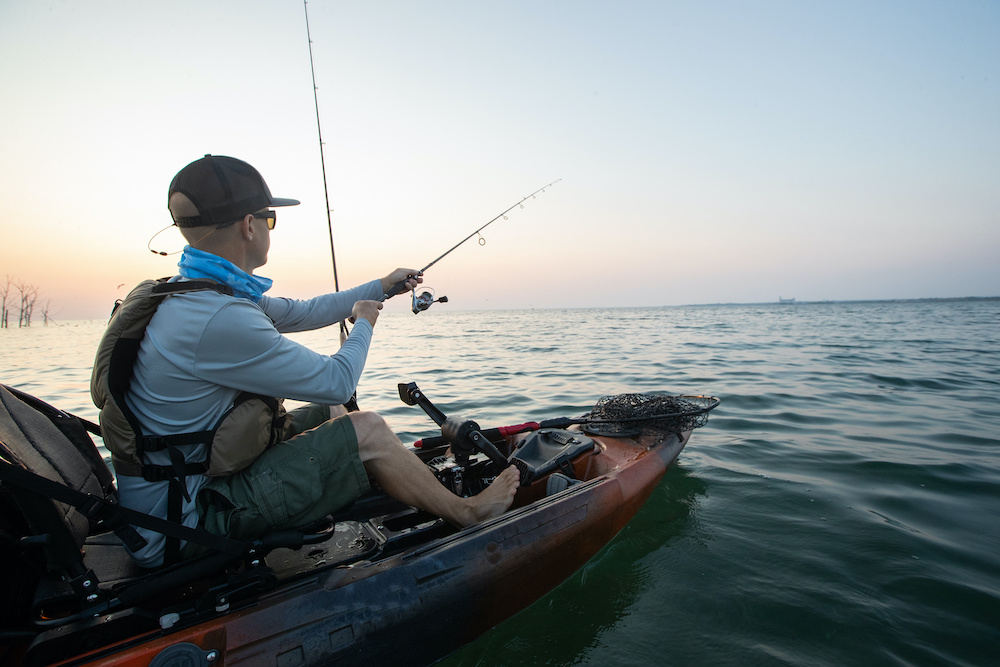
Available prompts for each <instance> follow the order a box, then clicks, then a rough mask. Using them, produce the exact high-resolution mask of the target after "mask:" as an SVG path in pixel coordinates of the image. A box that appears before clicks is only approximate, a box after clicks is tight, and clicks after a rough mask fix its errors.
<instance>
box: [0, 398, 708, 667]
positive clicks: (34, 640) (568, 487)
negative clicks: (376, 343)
mask: <svg viewBox="0 0 1000 667" xmlns="http://www.w3.org/2000/svg"><path fill="white" fill-rule="evenodd" d="M13 391H14V390H10V388H3V389H0V398H2V401H0V403H2V407H3V409H2V410H0V439H2V440H0V444H2V445H3V447H2V449H0V454H2V455H0V459H2V460H0V473H2V475H0V492H2V493H0V518H2V524H0V529H2V533H0V534H2V536H3V539H4V544H5V547H4V549H5V554H6V555H5V556H4V559H3V560H4V562H3V563H0V565H2V566H4V567H5V568H11V567H19V566H20V567H21V568H22V569H25V565H24V562H25V561H26V560H28V559H33V560H34V563H33V567H31V568H27V570H30V572H29V571H27V570H26V573H25V575H24V576H23V577H22V578H23V579H24V582H25V585H22V586H19V587H14V588H15V589H16V590H15V591H14V592H8V594H7V595H9V597H10V599H8V600H7V601H6V604H5V610H4V611H3V612H2V613H0V621H2V624H3V626H2V630H0V661H2V662H4V663H5V664H21V665H31V666H33V665H97V664H100V665H119V666H136V667H138V666H140V665H141V666H143V667H145V666H146V665H151V666H153V667H162V666H165V665H181V664H184V665H226V667H231V666H232V665H276V666H277V665H281V666H284V665H333V664H335V665H338V667H340V666H344V665H371V664H377V665H427V664H430V663H433V662H434V661H436V660H439V659H441V658H443V657H445V656H446V655H448V654H449V653H451V652H453V651H454V650H456V649H457V648H459V647H460V646H462V645H464V644H466V643H468V642H470V641H472V640H473V639H475V638H476V637H478V636H479V635H481V634H482V633H484V632H486V631H488V630H489V629H490V628H492V627H494V626H495V625H497V624H498V623H500V622H501V621H503V620H504V619H507V618H509V617H511V616H512V615H514V614H516V613H517V612H518V611H520V610H522V609H524V608H525V607H527V606H529V605H530V604H531V603H532V602H534V601H535V600H537V599H538V598H540V597H541V596H542V595H544V594H546V593H547V592H549V591H551V590H552V589H553V588H555V587H556V586H557V585H558V584H559V583H561V582H562V581H564V580H565V579H567V578H568V577H569V576H570V575H572V574H573V573H574V572H575V571H576V570H578V569H579V568H580V567H581V566H582V565H583V564H584V563H586V562H587V561H588V560H590V559H591V558H592V557H593V556H594V555H596V554H597V553H598V552H599V551H600V550H601V549H602V548H603V547H604V546H605V545H607V544H608V543H609V542H610V541H611V540H612V538H614V536H615V535H616V534H617V533H618V532H619V531H620V530H621V529H622V528H623V527H624V526H625V524H626V523H628V521H629V520H630V519H631V518H632V517H633V516H634V515H635V514H636V512H637V511H638V510H639V508H641V507H642V505H643V503H644V502H645V501H646V500H647V498H648V497H649V496H650V494H651V493H652V491H653V489H654V488H655V487H656V486H657V484H658V483H659V481H660V479H661V478H662V477H663V475H664V473H665V472H666V470H667V468H668V466H670V465H671V464H672V463H673V462H674V461H675V460H676V458H677V456H678V455H679V454H680V452H681V450H682V449H683V448H684V447H685V445H686V444H687V443H688V440H689V439H690V437H691V433H692V430H693V429H694V428H697V427H699V426H701V425H703V424H704V423H705V421H706V420H707V417H708V413H709V411H710V410H712V409H713V408H715V407H716V406H717V405H718V403H719V401H718V399H715V398H711V397H702V396H686V397H660V396H646V395H637V394H626V395H622V396H624V397H625V398H624V399H622V397H606V399H601V401H599V402H598V403H597V404H596V405H595V407H594V409H593V410H591V412H590V413H588V414H587V415H584V416H583V417H580V418H557V419H552V420H548V421H543V422H528V423H526V424H519V425H517V426H512V427H501V428H493V429H481V428H480V427H479V425H478V424H476V423H475V422H473V421H470V420H464V419H461V418H450V417H447V416H445V415H444V413H442V412H441V411H440V410H438V409H437V407H436V406H434V405H433V403H431V402H430V400H429V399H427V397H426V396H425V395H424V394H423V392H422V391H421V390H420V389H419V387H417V386H416V385H415V384H412V383H411V384H401V385H399V392H400V397H401V399H402V400H403V401H404V402H406V403H408V404H410V405H414V406H419V407H420V408H422V409H423V410H424V411H425V412H426V413H427V414H428V416H430V417H431V419H432V420H434V421H435V422H436V423H437V424H438V425H439V426H440V427H441V435H440V436H435V437H429V438H425V439H424V440H422V441H418V442H417V443H414V445H413V447H412V449H413V451H414V452H415V453H416V454H417V455H418V456H419V457H420V458H421V459H422V460H423V461H424V462H425V463H426V465H428V466H429V467H430V469H431V470H432V471H433V472H434V474H435V475H436V476H437V477H438V479H439V480H440V481H441V483H442V484H444V485H445V486H446V487H448V488H449V489H451V490H453V491H454V492H455V493H458V494H460V495H466V496H468V495H473V494H475V493H478V492H479V491H480V490H481V489H483V488H485V486H486V485H488V484H489V482H490V481H492V479H493V478H494V477H495V476H496V475H497V474H498V473H499V470H501V469H502V468H503V467H506V466H508V465H511V464H513V465H516V466H517V467H518V469H519V472H520V474H521V486H520V488H519V489H518V491H517V494H516V496H515V500H514V504H513V505H512V507H511V508H510V509H509V510H508V511H506V512H505V513H503V514H501V515H500V516H498V517H496V518H493V519H490V520H487V521H484V522H482V523H479V524H477V525H474V526H471V527H468V528H464V529H459V528H456V527H453V526H451V525H449V524H447V523H446V522H444V521H443V520H441V519H438V518H435V517H433V516H431V515H428V514H426V513H424V512H422V511H419V510H417V509H415V508H412V507H408V506H404V505H402V504H401V503H398V502H397V501H394V500H392V499H391V498H389V497H388V496H386V495H385V494H382V493H380V492H379V491H378V490H377V489H376V490H374V491H373V492H372V493H370V494H369V495H367V496H365V497H362V498H360V499H359V500H358V501H356V502H355V503H354V504H353V505H351V506H350V507H348V508H345V509H344V510H343V511H341V512H338V513H337V514H336V515H334V516H331V517H328V521H326V522H324V523H323V524H322V525H319V526H311V527H308V528H307V529H304V530H302V531H295V532H294V535H291V536H290V535H288V534H286V533H283V534H280V535H278V536H266V537H265V538H262V539H261V540H257V541H255V542H254V543H252V544H249V545H244V550H243V552H242V553H239V554H234V553H226V552H223V551H219V552H216V553H213V554H210V555H209V556H206V557H203V558H201V559H196V560H194V561H188V562H184V563H180V564H178V565H174V566H170V567H166V568H162V569H159V570H154V571H148V570H147V571H139V569H138V568H137V567H136V566H135V565H134V564H133V563H132V561H131V559H130V558H129V556H128V554H127V552H126V551H125V549H124V548H123V547H122V540H123V539H127V530H128V526H127V524H128V523H130V522H133V521H135V520H136V518H135V517H130V516H126V515H122V514H121V512H122V510H121V509H120V508H118V507H117V506H116V505H115V503H114V497H113V483H109V482H108V478H109V475H107V470H106V469H105V470H104V471H103V472H101V471H100V469H99V467H98V468H97V469H96V471H95V472H94V473H93V474H92V475H90V476H92V477H95V479H88V480H85V481H84V482H80V481H79V480H75V481H74V480H68V479H66V477H68V476H69V475H67V474H66V473H60V472H59V469H61V468H60V466H59V465H55V466H53V467H54V468H55V469H56V471H55V472H53V471H52V470H49V469H47V468H46V467H45V465H43V464H42V463H38V462H35V461H33V460H32V454H31V451H35V450H41V451H42V453H43V454H44V457H43V458H48V459H51V458H53V454H52V451H53V450H56V449H58V448H62V450H64V451H62V452H61V453H60V455H62V454H65V457H64V458H66V459H67V460H68V459H71V458H72V456H79V457H83V458H85V459H86V461H87V465H90V466H91V467H95V464H94V453H96V451H97V450H96V447H95V448H94V450H93V451H92V452H89V451H86V447H81V446H80V443H79V442H73V443H72V444H67V443H66V442H62V443H60V444H55V445H54V444H53V442H55V443H58V441H59V440H60V437H59V434H62V435H65V432H67V431H71V430H72V429H67V428H62V430H60V429H59V428H56V429H55V430H53V431H51V433H52V437H51V438H41V437H39V436H38V435H37V432H38V429H42V430H45V428H47V427H46V426H45V424H46V423H50V424H55V426H56V427H59V426H60V424H59V423H58V422H59V420H60V419H63V420H65V419H70V418H72V419H76V418H74V417H72V415H67V414H66V413H61V412H60V411H58V410H56V409H54V408H52V407H51V406H47V405H46V404H44V403H41V402H40V401H37V399H34V401H32V400H31V399H30V397H27V396H26V395H23V394H20V392H17V393H13ZM607 399H610V400H607ZM667 399H669V401H670V402H669V403H664V401H665V400H667ZM616 401H617V404H616V403H615V402H616ZM602 402H603V403H602ZM623 404H624V405H625V407H624V408H622V405H623ZM26 408H27V410H26ZM616 410H617V411H618V414H615V411H616ZM27 411H33V412H35V413H37V414H41V415H43V416H44V417H47V418H48V419H47V420H42V423H41V424H39V425H38V426H37V428H36V430H35V432H34V433H26V435H25V438H24V440H25V441H30V443H29V444H28V445H25V444H24V443H22V442H21V441H20V439H19V438H18V432H25V424H27V423H28V422H29V421H31V420H28V419H26V418H25V416H24V413H25V412H27ZM47 411H51V413H50V412H47ZM53 415H55V416H53ZM32 423H33V422H32ZM64 439H65V438H64ZM87 439H88V440H89V438H87ZM50 440H51V441H52V442H50ZM76 440H79V438H76ZM91 444H92V442H91ZM69 448H75V450H76V451H75V453H70V454H66V451H68V450H69ZM29 450H30V451H29ZM97 459H98V460H100V457H99V455H98V456H97ZM80 465H83V464H80ZM64 467H65V466H64ZM76 467H79V466H76ZM42 478H44V479H42ZM45 480H48V482H46V481H45ZM51 482H54V483H55V485H56V486H61V487H66V488H69V487H70V486H73V485H74V484H75V486H76V487H78V488H79V489H80V492H81V493H83V495H85V496H88V497H90V498H91V500H90V501H89V502H83V501H80V502H77V501H76V500H74V498H76V497H77V496H74V495H73V494H72V493H70V494H66V493H65V492H64V494H63V495H60V494H58V493H57V492H58V489H57V488H55V486H53V488H52V489H49V488H48V485H49V483H51ZM88 485H89V487H88ZM43 487H44V488H43ZM88 488H89V489H90V490H89V491H88V490H87V489H88ZM94 489H99V491H95V490H94ZM102 496H103V498H102ZM42 499H44V501H45V502H44V503H43V502H42ZM45 503H48V504H47V505H45V507H46V508H47V509H48V510H50V509H51V508H52V507H56V508H64V511H62V512H56V513H55V514H57V515H59V516H60V518H59V520H58V522H55V520H54V519H52V518H51V517H49V518H48V519H46V518H45V517H42V518H39V517H40V515H41V514H42V513H40V512H39V511H37V509H32V508H33V507H35V506H37V505H39V504H43V505H44V504H45ZM67 507H68V508H69V509H65V508H67ZM95 507H97V509H95ZM18 513H20V514H21V516H17V515H18ZM77 515H83V520H82V523H83V524H85V525H84V527H83V528H81V527H80V526H79V524H80V523H81V521H80V520H79V516H77ZM116 517H117V519H116ZM45 521H49V524H48V527H47V528H45V530H44V531H43V530H41V529H39V526H44V525H45V523H44V522H45ZM74 521H76V523H75V524H74ZM57 524H58V525H57ZM63 530H65V531H66V532H67V533H70V534H72V537H73V539H76V540H77V542H80V547H79V548H78V549H77V550H76V552H75V553H70V552H71V551H73V549H72V548H71V549H66V550H65V553H62V552H59V547H58V543H60V542H62V541H64V540H63V536H60V534H59V533H60V532H61V531H63ZM81 533H82V535H81ZM123 535H124V536H125V537H123ZM65 539H66V540H68V539H70V537H68V536H67V537H65ZM46 540H47V542H46ZM8 545H10V547H14V548H9V547H8ZM18 552H19V553H18ZM57 552H58V553H57ZM39 560H44V561H45V566H44V567H43V568H39V567H38V562H39ZM39 570H41V571H40V572H39ZM26 587H27V588H31V589H33V590H30V591H24V590H23V589H25V588H26ZM18 591H20V592H18Z"/></svg>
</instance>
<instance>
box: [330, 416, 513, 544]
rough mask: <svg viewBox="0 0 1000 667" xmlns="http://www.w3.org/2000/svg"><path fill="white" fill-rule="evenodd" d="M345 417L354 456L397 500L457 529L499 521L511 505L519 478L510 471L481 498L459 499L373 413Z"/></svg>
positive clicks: (491, 485) (490, 486)
mask: <svg viewBox="0 0 1000 667" xmlns="http://www.w3.org/2000/svg"><path fill="white" fill-rule="evenodd" d="M348 418H349V419H350V420H351V421H352V422H353V423H354V430H355V431H356V432H357V434H358V452H359V454H360V455H361V462H362V463H364V464H365V469H366V470H368V473H369V474H370V475H371V476H372V477H374V478H375V479H376V480H377V481H378V483H379V485H380V486H381V487H382V489H384V490H385V492H386V493H388V494H389V495H390V496H392V497H393V498H395V499H396V500H399V501H400V502H404V503H406V504H407V505H413V506H415V507H419V508H420V509H422V510H426V511H427V512H430V513H431V514H434V515H436V516H439V517H442V518H443V519H446V520H447V521H449V522H450V523H453V524H455V525H456V526H461V527H465V526H471V525H473V524H476V523H479V522H480V521H484V520H486V519H490V518H493V517H495V516H499V515H500V514H503V513H504V512H505V511H506V510H507V508H508V507H510V505H511V503H512V502H514V493H515V492H516V491H517V486H518V479H519V475H518V472H517V468H515V467H514V466H511V467H509V468H507V469H506V470H504V471H503V472H502V473H500V475H499V476H498V477H497V478H496V479H495V480H494V481H493V483H492V484H490V485H489V486H488V487H487V488H486V489H484V490H483V491H482V492H481V493H479V494H477V495H475V496H472V497H471V498H461V497H459V496H456V495H455V494H453V493H451V492H450V491H448V489H446V488H444V486H442V485H441V482H439V481H438V479H437V478H436V477H435V476H434V474H433V473H432V472H431V471H430V470H429V469H428V468H427V466H426V465H424V463H423V461H421V460H420V459H419V458H417V457H416V455H414V454H413V453H412V452H410V451H409V450H407V449H406V447H404V446H403V443H402V442H400V440H399V438H397V437H396V434H395V433H393V432H392V430H391V429H390V428H389V426H388V424H386V423H385V420H384V419H382V417H380V416H379V415H378V414H376V413H374V412H352V413H350V414H349V415H348Z"/></svg>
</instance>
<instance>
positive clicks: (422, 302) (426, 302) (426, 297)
mask: <svg viewBox="0 0 1000 667" xmlns="http://www.w3.org/2000/svg"><path fill="white" fill-rule="evenodd" d="M561 180H562V179H561V178H557V179H556V180H554V181H552V182H551V183H549V184H548V185H545V186H543V187H540V188H538V189H537V190H535V191H534V192H532V193H531V194H530V195H528V196H526V197H523V198H522V199H521V200H520V201H518V202H516V203H515V204H513V205H512V206H510V207H509V208H506V209H504V210H503V211H502V212H501V213H500V214H499V215H497V216H496V217H495V218H493V219H492V220H490V221H489V222H487V223H486V224H485V225H483V226H482V227H480V228H479V229H477V230H476V231H474V232H472V233H471V234H469V235H468V236H466V237H465V238H464V239H462V240H461V241H459V242H458V243H456V244H455V245H453V246H452V247H451V248H449V249H448V250H447V251H445V252H444V253H443V254H442V255H441V256H440V257H438V258H437V259H435V260H434V261H433V262H431V263H430V264H428V265H427V266H425V267H424V268H422V269H420V270H419V271H417V273H416V274H413V275H410V276H407V279H409V278H413V277H414V276H420V275H423V273H424V271H426V270H427V269H429V268H431V267H432V266H434V265H435V264H437V263H438V262H440V261H441V260H442V259H444V258H445V257H447V256H448V255H450V254H451V253H452V252H453V251H454V250H456V249H457V248H458V247H459V246H460V245H462V244H463V243H465V242H466V241H468V240H469V239H471V238H472V237H473V236H475V235H476V234H479V232H481V231H483V230H484V229H486V228H487V227H489V226H490V225H491V224H493V223H494V222H496V221H497V220H499V219H500V218H503V219H504V220H506V219H507V214H508V213H510V211H512V210H513V209H515V208H517V207H518V206H520V207H521V208H524V202H525V201H527V200H529V199H533V198H534V197H535V195H537V194H539V193H540V192H545V190H547V189H548V188H550V187H552V186H553V185H555V184H556V183H558V182H559V181H561ZM485 244H486V239H484V238H483V237H482V236H480V237H479V245H485ZM405 291H406V280H401V281H399V282H398V283H396V284H395V285H393V286H392V287H390V288H389V291H388V292H386V293H385V294H383V295H382V300H383V301H385V300H386V299H388V298H389V297H393V296H396V295H397V294H400V293H402V292H405ZM447 301H448V297H446V296H443V297H441V298H440V299H434V298H433V295H432V294H431V293H430V292H423V293H421V294H420V296H417V292H416V288H414V289H413V314H414V315H416V314H417V313H419V312H422V311H424V310H427V309H428V308H430V307H431V304H432V303H435V302H439V303H447Z"/></svg>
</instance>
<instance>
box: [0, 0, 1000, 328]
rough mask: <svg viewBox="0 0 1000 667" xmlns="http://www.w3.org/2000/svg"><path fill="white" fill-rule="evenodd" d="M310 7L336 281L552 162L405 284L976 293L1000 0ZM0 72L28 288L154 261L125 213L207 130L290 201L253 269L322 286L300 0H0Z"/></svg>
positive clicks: (436, 247)
mask: <svg viewBox="0 0 1000 667" xmlns="http://www.w3.org/2000/svg"><path fill="white" fill-rule="evenodd" d="M309 20H310V29H311V33H312V39H313V42H314V44H313V49H314V57H315V66H316V79H317V85H318V86H319V91H318V95H319V103H320V117H321V120H322V127H323V136H324V139H325V141H326V167H327V180H328V183H329V189H330V205H331V207H332V208H333V209H334V211H333V215H332V217H333V226H334V240H335V243H336V249H337V261H338V269H339V273H340V281H341V286H342V287H347V286H352V285H354V284H357V283H359V282H363V281H366V280H369V279H371V278H375V277H378V276H379V275H382V274H384V273H386V272H387V271H388V270H390V269H391V268H393V267H396V266H410V267H415V268H420V267H422V266H424V265H426V264H427V263H428V262H430V261H431V260H433V259H434V258H436V257H437V256H438V255H440V254H441V253H442V252H444V251H445V250H447V249H448V248H450V247H451V246H452V245H454V244H455V243H457V242H458V241H460V240H461V239H462V238H463V237H465V236H466V235H468V234H470V233H471V232H472V231H473V230H474V229H476V228H477V227H479V226H481V225H482V224H484V223H485V222H487V221H488V220H489V219H491V218H493V217H494V216H495V215H497V214H498V213H500V212H501V211H502V210H504V209H505V208H507V207H508V206H510V205H512V204H514V203H515V202H517V201H518V200H519V199H521V198H522V197H524V196H525V195H527V194H528V193H530V192H532V191H534V190H536V189H538V188H540V187H542V186H543V185H545V184H546V183H549V182H551V181H554V180H556V179H562V181H561V182H560V183H558V184H557V185H555V186H553V187H552V188H550V189H549V190H548V191H547V192H546V193H544V194H543V195H539V196H538V197H537V198H535V199H532V200H529V201H528V202H526V203H525V206H524V208H523V209H521V208H517V209H515V210H514V211H512V212H511V214H510V215H509V216H508V219H506V220H503V219H501V220H498V221H497V222H495V223H494V224H493V225H491V226H490V227H488V228H487V229H486V230H485V231H484V232H483V236H484V237H485V239H486V243H485V245H482V246H481V245H479V244H478V243H477V241H478V239H476V238H473V239H472V240H470V241H469V242H468V243H466V244H465V245H463V246H462V247H461V248H459V249H458V250H456V251H455V252H454V253H452V254H451V255H449V256H448V257H447V258H445V259H443V260H441V262H440V263H439V264H437V265H436V266H435V267H434V268H433V269H432V270H431V271H429V272H428V275H427V278H426V284H427V285H429V286H431V287H433V288H434V289H435V290H436V291H437V294H438V295H447V296H448V297H449V299H450V304H449V305H448V307H449V308H454V309H482V308H549V307H590V306H602V307H605V306H659V305H675V304H692V303H720V302H762V301H776V300H777V299H778V297H779V296H783V297H796V298H798V299H800V300H827V299H830V300H842V299H844V300H848V299H892V298H918V297H952V296H996V295H1000V261H998V258H1000V185H998V181H1000V3H997V2H992V1H988V0H982V1H975V0H969V1H966V2H947V1H939V2H919V1H917V2H913V1H910V0H906V1H899V2H893V1H885V0H864V1H857V2H852V1H844V2H835V3H816V2H805V1H800V2H791V1H788V2H778V1H770V0H762V1H761V2H739V1H735V0H732V1H717V2H711V1H709V2H668V1H659V2H654V1H638V0H636V1H623V2H607V1H605V2H587V1H582V2H581V1H570V0H551V1H546V0H533V1H530V2H529V1H519V0H518V1H515V0H507V1H503V2H501V1H491V2H478V1H465V2H463V1H459V0H451V1H440V0H423V1H420V2H413V1H403V0H399V1H393V2H390V1H386V0H370V1H366V2H344V1H337V2H327V1H323V0H313V2H311V3H310V4H309ZM0 91H2V95H3V104H2V106H0V109H2V110H0V119H2V121H3V122H2V123H0V199H2V207H3V214H2V215H0V279H2V278H3V276H5V275H7V276H11V277H13V278H15V279H18V280H23V281H25V282H28V283H31V284H34V285H36V286H37V287H38V288H39V289H40V290H41V294H42V297H41V299H42V301H47V302H49V303H50V312H51V314H52V315H53V316H54V317H55V318H56V319H59V320H68V319H77V318H96V317H106V316H107V314H108V312H109V310H110V306H111V303H112V302H113V301H114V300H115V299H116V298H119V297H121V296H124V294H125V292H126V290H127V289H128V288H129V287H131V286H132V285H133V284H135V283H136V282H138V281H139V280H141V279H143V278H147V277H158V276H165V275H170V274H173V273H174V272H175V268H176V261H177V259H178V256H177V255H174V256H170V257H160V256H157V255H154V254H152V253H150V252H149V250H147V242H148V241H149V239H150V237H151V236H153V235H154V234H156V233H157V232H158V231H160V230H161V229H162V228H164V227H165V226H167V225H169V224H170V219H169V216H168V214H167V210H166V200H167V186H168V184H169V182H170V180H171V178H172V177H173V175H174V174H175V173H176V172H177V171H178V170H179V169H180V168H181V167H183V166H184V165H185V164H187V163H188V162H190V161H192V160H195V159H197V158H199V157H201V156H202V155H204V154H205V153H213V154H217V155H231V156H235V157H238V158H241V159H244V160H246V161H248V162H250V163H251V164H253V165H254V166H256V167H257V168H258V169H259V170H260V171H261V173H262V174H263V176H264V178H265V179H266V180H267V183H268V185H269V186H270V188H271V191H272V193H274V194H275V195H276V196H279V197H294V198H297V199H300V200H302V202H303V204H302V205H301V206H298V207H295V208H290V209H282V210H281V211H280V213H279V216H278V226H277V229H276V230H275V231H274V232H273V234H272V246H271V261H270V262H269V263H268V264H267V265H266V266H265V267H263V268H262V269H260V270H259V271H258V273H260V274H262V275H264V276H267V277H270V278H272V279H274V280H275V287H274V289H272V291H271V292H270V294H273V295H281V296H294V297H307V296H310V295H313V294H316V293H319V292H322V291H328V290H332V288H333V278H332V270H331V262H330V248H329V240H328V231H327V222H326V215H325V210H324V209H325V205H324V194H323V180H322V173H321V170H320V155H319V148H318V139H317V128H316V111H315V108H314V102H313V89H312V83H311V78H310V68H309V51H308V45H307V40H306V25H305V18H304V12H303V6H302V3H301V2H297V1H294V0H281V1H279V0H258V1H253V0H238V1H237V0H229V1H215V2H202V1H195V0H172V1H171V2H130V1H125V0H118V1H110V0H88V1H87V2H82V1H79V0H77V1H72V2H71V1H66V0H50V1H45V2H36V1H29V0H0ZM153 247H154V248H156V249H161V250H165V251H168V252H173V251H176V250H179V249H180V248H181V247H182V242H181V237H180V235H179V234H178V233H177V231H176V230H174V229H168V230H167V231H165V232H163V233H162V234H160V235H159V236H157V237H156V238H155V240H154V241H153ZM395 301H402V300H400V299H396V300H394V303H393V304H392V305H391V306H390V307H391V308H392V309H394V310H402V309H404V308H406V307H407V306H408V302H407V303H402V302H401V303H395ZM428 316H430V315H428Z"/></svg>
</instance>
